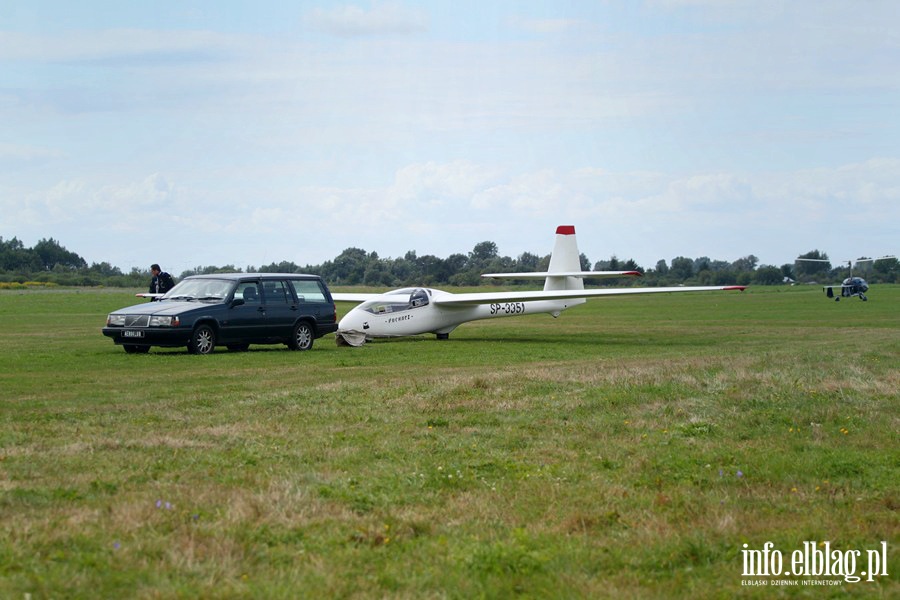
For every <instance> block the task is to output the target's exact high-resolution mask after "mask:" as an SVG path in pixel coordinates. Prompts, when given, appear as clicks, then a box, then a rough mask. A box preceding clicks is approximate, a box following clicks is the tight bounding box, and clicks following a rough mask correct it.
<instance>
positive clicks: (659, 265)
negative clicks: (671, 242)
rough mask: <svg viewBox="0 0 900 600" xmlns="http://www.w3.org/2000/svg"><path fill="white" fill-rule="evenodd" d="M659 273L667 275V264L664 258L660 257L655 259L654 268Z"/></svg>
mask: <svg viewBox="0 0 900 600" xmlns="http://www.w3.org/2000/svg"><path fill="white" fill-rule="evenodd" d="M654 270H655V271H656V272H657V274H659V275H668V274H669V265H668V264H667V263H666V261H665V260H663V259H660V260H658V261H656V269H654Z"/></svg>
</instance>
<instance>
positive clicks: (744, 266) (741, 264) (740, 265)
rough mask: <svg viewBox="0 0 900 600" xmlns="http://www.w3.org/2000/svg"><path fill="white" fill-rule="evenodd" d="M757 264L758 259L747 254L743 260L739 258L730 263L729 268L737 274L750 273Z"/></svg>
mask: <svg viewBox="0 0 900 600" xmlns="http://www.w3.org/2000/svg"><path fill="white" fill-rule="evenodd" d="M758 263H759V259H758V258H756V257H755V256H753V255H752V254H748V255H747V256H744V257H743V258H739V259H737V260H736V261H734V262H733V263H731V268H732V269H734V270H735V271H738V272H745V273H746V272H750V271H752V270H753V269H755V268H756V265H757V264H758Z"/></svg>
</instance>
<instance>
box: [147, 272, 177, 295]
mask: <svg viewBox="0 0 900 600" xmlns="http://www.w3.org/2000/svg"><path fill="white" fill-rule="evenodd" d="M173 287H175V281H174V280H173V279H172V276H171V275H169V274H168V273H166V272H165V271H162V272H160V274H159V275H155V276H154V277H153V279H151V280H150V293H151V294H165V293H166V292H168V291H169V290H171V289H172V288H173Z"/></svg>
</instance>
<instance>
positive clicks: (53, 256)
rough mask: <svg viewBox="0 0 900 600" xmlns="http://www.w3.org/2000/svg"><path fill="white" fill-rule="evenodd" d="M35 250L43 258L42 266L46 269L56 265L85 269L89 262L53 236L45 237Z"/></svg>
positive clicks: (36, 245) (65, 267)
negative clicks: (64, 246)
mask: <svg viewBox="0 0 900 600" xmlns="http://www.w3.org/2000/svg"><path fill="white" fill-rule="evenodd" d="M33 250H34V252H35V253H36V254H37V255H38V257H39V258H40V260H41V266H42V267H43V269H44V270H45V271H50V270H52V269H53V268H54V267H55V266H56V265H60V266H61V267H63V268H64V269H84V268H87V262H85V260H84V259H83V258H81V257H80V256H78V255H77V254H75V253H74V252H69V251H68V250H66V249H65V248H63V247H62V246H60V244H59V242H57V241H56V240H54V239H53V238H49V239H44V240H41V241H39V242H38V243H37V244H35V245H34V248H33Z"/></svg>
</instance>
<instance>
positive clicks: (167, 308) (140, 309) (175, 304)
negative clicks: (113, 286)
mask: <svg viewBox="0 0 900 600" xmlns="http://www.w3.org/2000/svg"><path fill="white" fill-rule="evenodd" d="M213 304H219V303H211V302H198V301H194V302H181V301H174V300H172V301H170V300H162V301H159V302H146V303H144V304H135V305H134V306H128V307H126V308H120V309H118V310H115V311H113V314H122V315H180V314H182V313H185V312H187V311H189V310H196V309H199V308H204V307H205V308H209V307H210V306H212V305H213Z"/></svg>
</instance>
